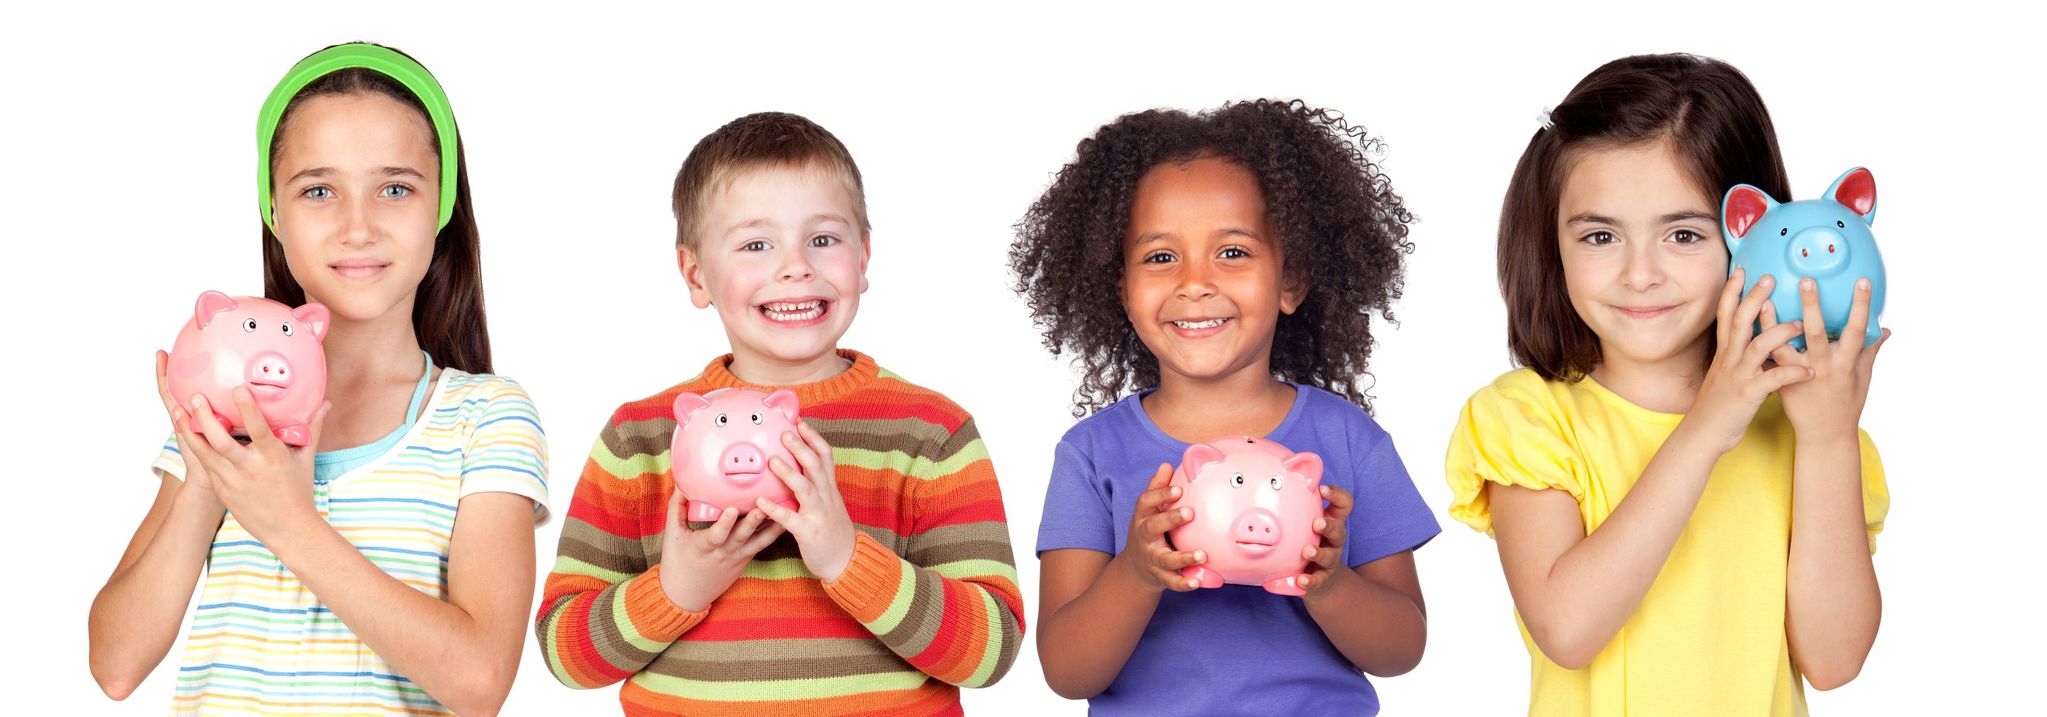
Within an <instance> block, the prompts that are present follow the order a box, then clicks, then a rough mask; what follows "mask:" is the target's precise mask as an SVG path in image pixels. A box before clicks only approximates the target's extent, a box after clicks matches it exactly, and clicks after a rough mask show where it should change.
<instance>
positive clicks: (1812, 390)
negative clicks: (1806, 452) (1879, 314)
mask: <svg viewBox="0 0 2047 717" xmlns="http://www.w3.org/2000/svg"><path fill="white" fill-rule="evenodd" d="M1798 303H1799V306H1800V307H1801V308H1802V309H1803V311H1804V312H1805V315H1806V316H1820V315H1821V314H1820V294H1819V289H1818V287H1817V286H1816V285H1815V284H1814V283H1813V280H1811V279H1806V280H1803V281H1801V282H1799V284H1798ZM1762 321H1763V327H1764V331H1768V330H1769V329H1770V327H1773V326H1775V325H1776V324H1777V312H1776V310H1775V307H1771V306H1769V305H1767V304H1766V305H1765V308H1764V309H1763V314H1762ZM1868 331H1869V280H1868V279H1859V280H1857V281H1856V282H1855V297H1854V299H1853V302H1852V303H1851V304H1850V305H1849V310H1848V325H1847V327H1845V328H1844V329H1842V331H1841V340H1839V341H1828V340H1827V330H1826V327H1825V326H1823V325H1821V324H1819V323H1815V324H1811V325H1808V326H1807V327H1806V329H1805V352H1804V353H1800V352H1799V351H1798V350H1797V349H1795V348H1793V347H1791V346H1788V345H1787V346H1783V347H1780V348H1778V349H1777V350H1776V351H1775V352H1773V353H1771V354H1770V357H1771V359H1772V360H1774V361H1776V362H1777V365H1779V366H1796V367H1800V368H1804V369H1808V370H1810V371H1811V372H1812V375H1813V377H1812V380H1810V381H1805V382H1802V383H1794V384H1791V385H1788V386H1785V387H1784V388H1783V390H1782V391H1781V392H1780V395H1782V396H1783V398H1784V415H1785V417H1787V418H1789V419H1791V427H1792V429H1793V430H1795V431H1796V432H1797V433H1798V435H1799V436H1801V437H1803V438H1807V439H1819V440H1836V439H1845V440H1849V441H1854V440H1856V437H1855V431H1856V426H1857V425H1859V424H1860V423H1861V422H1862V406H1863V403H1864V402H1865V401H1867V400H1868V399H1869V377H1870V373H1871V369H1872V367H1874V366H1875V363H1876V353H1877V350H1878V349H1881V348H1883V345H1884V342H1885V341H1889V340H1890V339H1891V332H1890V330H1889V329H1886V330H1884V333H1883V337H1882V338H1879V339H1877V341H1876V343H1874V344H1871V345H1870V346H1869V347H1868V348H1864V347H1863V346H1862V339H1863V336H1864V335H1865V334H1866V333H1867V332H1868Z"/></svg>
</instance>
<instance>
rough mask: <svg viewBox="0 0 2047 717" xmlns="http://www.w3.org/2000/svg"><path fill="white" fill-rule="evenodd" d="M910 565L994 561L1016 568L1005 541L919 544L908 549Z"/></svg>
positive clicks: (1007, 542) (1007, 543)
mask: <svg viewBox="0 0 2047 717" xmlns="http://www.w3.org/2000/svg"><path fill="white" fill-rule="evenodd" d="M907 560H909V561H910V562H911V563H912V564H915V565H922V566H931V565H943V564H945V563H956V562H959V561H962V560H994V561H998V562H1001V563H1002V564H1004V565H1008V566H1010V567H1016V562H1015V558H1014V557H1013V556H1012V555H1011V554H1010V551H1009V541H1007V540H967V541H956V542H950V543H939V544H937V545H922V544H919V545H917V546H916V547H914V548H911V549H910V555H909V557H908V558H907Z"/></svg>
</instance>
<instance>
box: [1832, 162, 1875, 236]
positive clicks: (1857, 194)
mask: <svg viewBox="0 0 2047 717" xmlns="http://www.w3.org/2000/svg"><path fill="white" fill-rule="evenodd" d="M1827 199H1829V200H1832V201H1836V202H1840V203H1841V205H1842V206H1845V207H1847V208H1848V210H1849V211H1852V212H1855V213H1856V214H1858V215H1861V216H1862V223H1863V224H1875V223H1876V175H1874V174H1870V173H1869V170H1867V169H1863V168H1861V167H1856V168H1854V169H1851V170H1848V173H1847V174H1843V175H1841V178H1840V179H1836V180H1834V186H1831V187H1827Z"/></svg>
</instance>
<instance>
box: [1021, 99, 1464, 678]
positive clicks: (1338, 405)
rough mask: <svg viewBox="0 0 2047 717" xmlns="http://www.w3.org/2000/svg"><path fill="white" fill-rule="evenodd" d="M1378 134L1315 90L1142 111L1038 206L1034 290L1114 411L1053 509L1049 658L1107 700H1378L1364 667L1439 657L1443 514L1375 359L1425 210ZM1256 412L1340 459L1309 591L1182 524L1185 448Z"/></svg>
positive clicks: (1065, 471)
mask: <svg viewBox="0 0 2047 717" xmlns="http://www.w3.org/2000/svg"><path fill="white" fill-rule="evenodd" d="M1363 134H1364V132H1363V129H1362V128H1354V127H1351V126H1350V125H1348V124H1347V123H1345V122H1344V121H1343V120H1342V119H1341V118H1340V115H1338V114H1336V113H1334V112H1327V111H1318V110H1314V109H1310V108H1308V107H1306V106H1303V105H1302V104H1301V103H1299V102H1294V103H1290V104H1289V103H1278V102H1268V101H1262V100H1261V101H1257V102H1250V103H1241V104H1231V105H1226V106H1224V107H1222V108H1221V109H1218V110H1214V111H1211V112H1207V113H1203V114H1200V115H1188V114H1185V113H1181V112H1177V111H1162V110H1154V111H1149V112H1143V113H1139V114H1133V115H1127V116H1124V117H1122V118H1120V119H1118V120H1116V121H1115V122H1113V123H1111V124H1109V125H1107V126H1104V127H1102V128H1101V130H1100V131H1098V132H1096V133H1095V136H1094V137H1093V138H1090V139H1087V140H1083V141H1082V142H1081V143H1080V147H1079V157H1078V158H1077V159H1076V160H1075V161H1074V162H1073V163H1072V164H1069V165H1067V166H1066V167H1065V168H1064V169H1062V170H1061V171H1060V172H1059V175H1058V177H1057V178H1056V179H1055V180H1053V183H1052V186H1051V188H1049V189H1047V190H1046V192H1045V195H1044V197H1042V198H1040V199H1039V200H1038V202H1037V203H1036V204H1035V205H1034V206H1032V207H1031V210H1030V213H1029V214H1027V215H1026V216H1025V217H1024V220H1023V221H1022V222H1021V223H1020V224H1019V225H1018V235H1017V240H1016V244H1015V246H1014V247H1013V248H1012V249H1011V252H1010V257H1011V268H1012V269H1013V270H1014V271H1015V272H1016V274H1017V277H1018V279H1017V289H1018V291H1019V293H1022V294H1023V295H1024V296H1025V297H1026V298H1028V299H1029V302H1030V305H1031V311H1032V314H1033V315H1034V317H1035V318H1036V320H1037V322H1038V324H1039V325H1040V326H1042V327H1043V328H1044V330H1045V336H1046V342H1047V344H1048V345H1050V346H1052V347H1054V348H1055V350H1064V351H1066V352H1069V353H1072V354H1075V355H1077V356H1079V358H1080V363H1081V365H1082V369H1083V373H1084V374H1085V376H1086V378H1085V379H1084V380H1083V383H1082V385H1081V387H1080V388H1079V390H1078V391H1076V393H1075V398H1076V400H1075V404H1076V407H1075V411H1074V413H1075V415H1076V416H1079V415H1081V414H1083V413H1086V412H1094V415H1093V416H1090V417H1088V418H1086V419H1085V420H1082V421H1081V422H1080V423H1079V424H1078V425H1075V426H1074V427H1073V428H1072V430H1069V431H1067V433H1066V436H1065V437H1064V438H1063V439H1061V440H1060V442H1059V446H1058V449H1057V452H1056V454H1055V457H1054V459H1053V461H1054V462H1053V468H1052V479H1051V485H1050V487H1049V488H1048V489H1047V491H1046V497H1045V515H1044V522H1043V523H1042V527H1041V529H1040V530H1039V533H1038V554H1039V556H1040V559H1041V560H1042V561H1043V572H1042V575H1043V581H1044V582H1043V587H1042V593H1041V598H1040V599H1041V602H1042V605H1043V607H1042V608H1041V610H1042V611H1043V612H1042V613H1041V615H1042V620H1043V622H1042V625H1041V627H1040V629H1039V632H1038V653H1039V656H1040V657H1041V658H1042V659H1043V661H1044V666H1045V679H1046V681H1048V682H1049V683H1051V686H1052V689H1053V691H1055V692H1058V693H1059V694H1060V695H1061V696H1064V697H1067V698H1069V699H1088V700H1089V701H1090V702H1089V710H1090V712H1092V713H1094V714H1098V715H1100V714H1109V715H1114V714H1141V715H1158V714H1174V715H1180V714H1190V715H1191V714H1218V713H1230V712H1245V711H1252V710H1256V711H1258V712H1263V713H1271V714H1358V715H1363V714H1373V713H1376V712H1377V711H1378V697H1377V695H1376V694H1375V693H1374V692H1373V690H1372V685H1371V682H1370V681H1368V680H1366V679H1365V678H1364V677H1363V675H1361V674H1359V673H1360V671H1363V672H1368V673H1371V674H1374V675H1379V676H1390V675H1397V674H1401V673H1403V672H1406V671H1408V670H1410V669H1413V667H1414V666H1415V664H1416V663H1417V662H1419V661H1420V659H1421V654H1422V646H1423V643H1424V642H1425V641H1426V636H1427V627H1426V623H1425V620H1424V617H1423V615H1424V609H1423V604H1422V593H1421V586H1420V584H1419V581H1418V580H1417V579H1416V576H1415V567H1414V555H1413V551H1414V550H1415V549H1416V548H1418V547H1420V546H1421V545H1422V544H1423V543H1426V542H1428V541H1429V539H1430V538H1432V537H1434V536H1435V535H1436V533H1437V532H1439V528H1438V527H1437V525H1436V521H1435V518H1434V517H1432V516H1431V515H1430V514H1429V511H1428V508H1427V506H1426V505H1425V504H1423V502H1422V500H1421V496H1420V495H1419V494H1418V493H1416V491H1415V488H1414V484H1413V483H1412V482H1411V481H1410V480H1409V479H1408V476H1407V471H1406V469H1405V468H1404V467H1403V466H1402V464H1401V462H1400V457H1399V455H1398V454H1396V453H1395V451H1394V447H1393V442H1392V440H1391V439H1390V438H1389V437H1388V436H1387V434H1386V431H1385V430H1383V429H1381V428H1380V427H1379V425H1378V424H1377V423H1376V422H1374V421H1373V420H1372V418H1371V416H1369V415H1367V414H1366V413H1365V412H1364V411H1363V410H1360V408H1361V407H1363V406H1366V405H1367V404H1366V402H1365V397H1364V395H1363V393H1362V391H1361V390H1360V388H1359V385H1358V382H1357V381H1356V378H1355V377H1357V376H1358V375H1360V374H1361V373H1363V372H1364V370H1365V360H1366V358H1367V356H1368V355H1369V354H1370V351H1371V347H1372V335H1371V320H1372V314H1374V313H1377V314H1380V315H1382V316H1389V314H1388V311H1387V307H1388V305H1389V304H1390V303H1391V301H1392V300H1393V299H1394V298H1396V297H1398V296H1399V294H1400V285H1401V274H1402V271H1403V269H1402V263H1403V262H1402V254H1404V253H1406V252H1407V251H1409V250H1411V248H1412V245H1410V244H1408V243H1407V241H1406V237H1407V224H1408V223H1409V222H1410V221H1412V219H1413V218H1412V216H1411V215H1409V214H1408V212H1407V210H1406V208H1405V207H1403V206H1402V204H1401V201H1400V198H1399V197H1398V196H1397V195H1395V194H1394V193H1393V190H1392V187H1391V185H1390V184H1389V182H1388V180H1387V179H1386V178H1385V176H1384V175H1383V174H1381V173H1380V171H1379V168H1378V167H1377V166H1375V165H1373V164H1372V163H1371V162H1370V161H1368V160H1366V159H1365V156H1364V154H1363V151H1364V150H1366V149H1368V148H1370V145H1371V144H1372V143H1371V142H1369V141H1367V140H1365V139H1363ZM1389 318H1390V316H1389ZM1132 389H1138V392H1137V393H1134V394H1131V395H1124V393H1125V392H1126V391H1130V390H1132ZM1119 396H1120V398H1119ZM1231 435H1246V436H1265V437H1268V438H1270V439H1271V440H1273V441H1276V442H1278V443H1280V444H1282V445H1284V446H1286V447H1287V448H1290V449H1292V450H1294V451H1313V452H1315V453H1318V454H1320V456H1321V458H1322V460H1323V461H1324V462H1325V464H1326V465H1327V466H1328V467H1327V469H1326V470H1325V472H1324V474H1323V488H1322V497H1323V498H1326V499H1327V500H1328V501H1329V505H1328V507H1327V509H1326V512H1325V513H1324V515H1323V516H1322V517H1321V518H1319V519H1317V520H1316V521H1315V526H1314V529H1315V531H1316V532H1317V533H1318V534H1319V535H1320V536H1321V540H1320V541H1319V542H1320V545H1319V547H1315V546H1311V547H1308V548H1306V549H1305V550H1304V553H1303V555H1304V557H1308V558H1311V559H1312V560H1313V565H1312V566H1311V571H1310V573H1309V574H1308V575H1307V576H1306V577H1305V578H1303V579H1301V581H1300V583H1299V586H1300V587H1303V588H1305V589H1306V591H1307V595H1306V596H1305V597H1288V596H1281V595H1275V594H1272V593H1269V592H1267V591H1266V590H1265V589H1263V588H1261V587H1256V586H1237V585H1225V586H1223V587H1220V588H1216V589H1203V590H1199V591H1198V592H1195V591H1194V590H1195V587H1194V586H1195V584H1196V582H1195V581H1194V580H1193V579H1191V578H1187V577H1183V576H1182V575H1181V574H1180V573H1179V571H1180V569H1182V568H1185V567H1188V566H1192V565H1198V564H1200V563H1201V562H1203V561H1204V560H1205V559H1206V558H1207V556H1206V555H1203V554H1201V553H1198V552H1191V551H1180V552H1176V551H1174V550H1172V548H1171V547H1170V546H1169V545H1168V544H1167V543H1166V541H1165V539H1164V534H1165V532H1166V531H1167V530H1169V529H1171V528H1172V527H1174V526H1177V525H1180V524H1182V523H1185V522H1186V521H1187V520H1189V518H1190V515H1189V513H1187V512H1186V511H1165V510H1163V508H1164V507H1165V506H1166V505H1167V504H1168V503H1170V502H1171V501H1172V500H1173V499H1175V498H1177V497H1178V496H1179V489H1178V488H1171V487H1168V486H1167V481H1168V479H1169V478H1170V475H1171V472H1172V468H1173V464H1175V463H1178V462H1179V461H1180V459H1181V455H1182V453H1183V452H1184V451H1185V450H1186V449H1187V447H1188V445H1189V444H1190V443H1192V442H1198V441H1208V440H1212V439H1215V438H1220V437H1224V436H1231Z"/></svg>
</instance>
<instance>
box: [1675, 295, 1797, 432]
mask: <svg viewBox="0 0 2047 717" xmlns="http://www.w3.org/2000/svg"><path fill="white" fill-rule="evenodd" d="M1742 281H1743V278H1742V270H1740V269H1736V270H1735V271H1734V275H1733V276H1730V277H1728V279H1727V287H1726V288H1725V289H1722V290H1721V291H1720V310H1719V325H1718V326H1717V327H1715V330H1716V331H1717V332H1718V339H1719V349H1718V350H1717V351H1715V352H1714V354H1713V362H1712V364H1711V365H1710V366H1709V367H1708V368H1707V369H1706V378H1705V380H1704V381H1702V382H1701V383H1700V385H1699V395H1698V396H1697V397H1696V398H1694V399H1692V405H1691V408H1690V409H1688V410H1686V411H1685V419H1684V422H1683V423H1682V424H1680V428H1684V427H1689V428H1691V429H1692V430H1694V431H1703V432H1704V433H1703V435H1702V436H1701V438H1702V440H1705V441H1707V442H1708V443H1707V444H1708V445H1711V446H1713V447H1715V448H1717V449H1718V450H1719V451H1720V452H1721V453H1726V452H1728V451H1731V450H1734V446H1735V445H1736V444H1739V443H1741V436H1742V434H1744V433H1747V432H1748V424H1749V421H1751V420H1754V419H1755V417H1756V409H1759V408H1762V406H1763V400H1764V399H1766V398H1769V397H1770V394H1771V393H1772V392H1774V391H1777V390H1778V389H1781V388H1783V387H1785V386H1788V385H1791V384H1794V383H1798V382H1800V381H1804V380H1807V379H1810V378H1812V370H1811V369H1808V368H1806V367H1804V366H1776V367H1770V366H1769V365H1768V363H1769V360H1770V356H1771V352H1774V351H1776V350H1778V349H1780V348H1783V347H1784V346H1785V344H1787V343H1789V342H1790V341H1791V339H1792V338H1794V337H1796V336H1798V333H1799V332H1800V331H1803V330H1804V328H1805V327H1804V326H1803V325H1802V324H1801V323H1800V322H1796V321H1794V322H1791V323H1785V324H1777V325H1775V326H1772V327H1770V328H1768V329H1765V330H1764V331H1763V332H1762V333H1760V334H1758V333H1756V332H1755V329H1754V327H1755V324H1756V319H1757V317H1758V316H1760V315H1761V313H1762V310H1763V307H1764V306H1768V305H1769V303H1770V290H1771V289H1772V288H1774V287H1775V286H1776V285H1777V282H1776V279H1775V278H1774V277H1771V276H1769V275H1768V274H1765V275H1763V278H1761V279H1758V280H1756V286H1755V288H1754V289H1752V290H1750V291H1749V295H1748V297H1747V298H1742V296H1741V286H1742Z"/></svg>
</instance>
